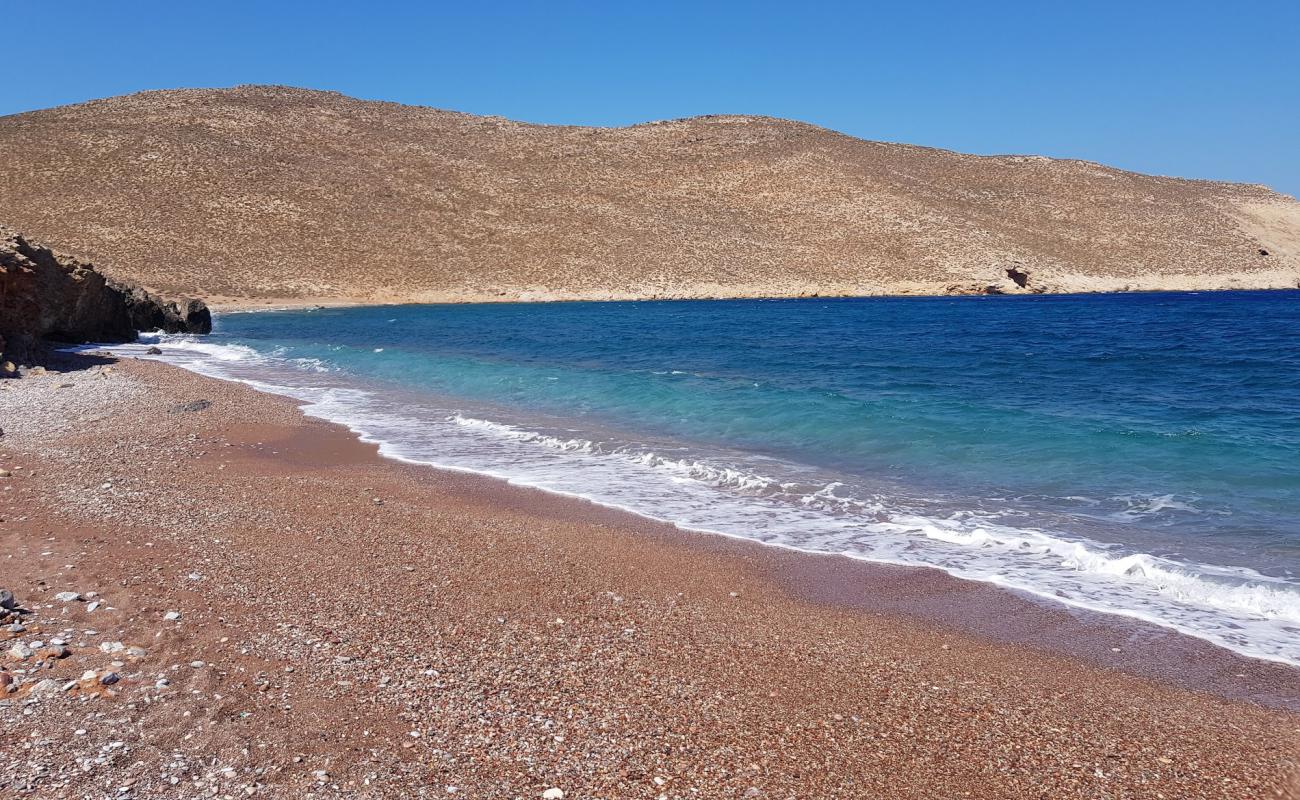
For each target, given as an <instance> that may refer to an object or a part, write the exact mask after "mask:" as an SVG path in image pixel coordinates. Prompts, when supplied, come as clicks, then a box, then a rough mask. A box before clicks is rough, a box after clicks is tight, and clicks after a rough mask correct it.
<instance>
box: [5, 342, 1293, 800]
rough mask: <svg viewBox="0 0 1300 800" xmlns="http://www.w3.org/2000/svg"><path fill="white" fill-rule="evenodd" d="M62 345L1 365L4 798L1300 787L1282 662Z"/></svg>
mask: <svg viewBox="0 0 1300 800" xmlns="http://www.w3.org/2000/svg"><path fill="white" fill-rule="evenodd" d="M52 366H53V368H54V370H53V371H51V372H49V373H46V374H44V375H35V376H29V377H28V378H25V379H23V380H20V381H5V382H0V427H3V436H2V437H0V469H3V470H4V471H5V472H4V473H0V474H3V477H0V517H2V518H3V519H2V520H0V545H2V552H3V557H0V587H3V588H4V589H7V590H9V591H12V592H13V594H14V595H15V600H16V603H17V605H18V606H19V607H20V608H22V609H25V611H24V612H23V613H21V614H13V615H11V618H10V619H7V620H5V621H4V624H3V626H2V627H0V640H2V641H0V648H2V649H0V664H2V665H3V669H4V672H0V681H3V683H4V684H6V685H7V686H11V687H14V688H12V690H9V691H7V692H5V693H0V741H3V742H5V745H4V746H3V747H0V796H3V797H11V796H12V797H51V798H53V797H109V796H112V797H119V798H125V797H209V796H216V797H246V796H253V797H467V798H508V797H520V798H534V797H543V796H546V797H559V796H561V795H560V794H559V793H557V792H556V791H554V790H559V792H562V793H563V795H562V796H563V797H568V798H634V797H645V798H687V797H700V798H724V797H736V798H752V797H758V798H764V797H766V798H821V797H854V798H862V797H889V798H947V797H983V798H1019V797H1035V798H1037V797H1052V798H1062V797H1088V798H1093V797H1115V798H1118V797H1150V798H1159V797H1164V798H1201V797H1206V798H1209V797H1214V798H1234V799H1237V798H1266V797H1295V796H1300V777H1298V774H1297V757H1298V754H1300V674H1297V671H1296V670H1294V669H1292V668H1290V667H1287V666H1285V665H1281V664H1276V663H1269V662H1264V661H1257V660H1251V659H1247V658H1243V657H1241V656H1237V655H1234V654H1232V653H1230V652H1228V651H1226V650H1222V649H1220V648H1217V647H1214V646H1213V645H1210V644H1208V643H1205V642H1202V641H1200V640H1196V639H1191V638H1189V637H1185V636H1181V635H1178V634H1175V633H1173V632H1171V631H1166V630H1164V629H1158V628H1154V627H1152V626H1148V625H1144V624H1141V623H1137V622H1130V621H1124V620H1121V619H1118V618H1114V617H1101V616H1100V615H1096V614H1084V613H1080V612H1074V611H1070V610H1067V609H1066V608H1065V607H1064V606H1057V605H1054V604H1046V603H1044V602H1043V601H1035V600H1031V599H1029V598H1026V597H1020V596H1017V595H1013V594H1010V593H1008V592H1004V591H1002V590H998V589H996V588H993V587H990V586H987V585H982V584H974V583H970V582H965V581H959V580H956V579H953V578H949V577H948V576H946V575H944V574H942V573H939V572H936V571H928V570H919V569H910V568H907V569H905V568H891V567H884V566H879V565H872V564H867V563H862V562H854V561H850V560H849V559H846V558H838V557H825V556H811V555H801V554H798V553H793V552H789V551H782V550H777V549H773V548H766V547H763V546H760V545H755V544H751V543H745V542H739V541H735V540H728V539H723V538H719V537H712V536H707V535H703V534H695V533H688V532H682V531H678V530H676V529H673V528H671V527H669V526H666V525H661V524H657V523H653V522H650V521H647V520H643V519H639V518H637V517H633V516H631V515H627V514H622V513H617V512H613V511H609V510H605V509H600V508H598V507H595V506H592V505H590V504H587V503H583V502H580V501H576V500H571V499H567V498H563V497H558V496H554V495H546V494H542V493H540V492H537V491H532V490H528V489H522V488H518V487H512V486H509V485H506V484H504V483H500V482H496V481H493V480H490V479H487V478H483V477H479V476H473V475H464V474H457V473H451V472H444V471H438V470H434V469H430V468H426V467H419V466H412V465H406V464H401V463H397V462H393V461H389V460H385V459H383V458H381V457H379V456H378V455H377V453H376V450H375V448H374V447H373V446H370V445H367V444H364V443H362V442H360V441H358V440H357V439H356V438H355V437H354V436H352V435H351V434H350V433H349V432H347V431H346V430H344V429H342V428H339V427H337V426H333V425H329V424H326V423H323V422H320V421H317V420H313V419H309V418H306V417H304V416H303V415H302V414H301V413H300V412H299V411H298V410H297V409H296V408H295V406H294V404H293V403H292V402H291V401H290V400H287V399H285V398H281V397H275V396H271V395H265V394H260V393H258V392H255V391H254V390H252V389H250V388H248V387H246V386H243V385H238V384H233V383H224V382H220V381H216V380H211V379H207V378H203V377H200V376H197V375H194V374H191V373H188V372H185V371H182V370H179V369H176V368H173V367H169V366H165V365H161V364H157V363H147V362H140V361H115V360H114V359H112V358H105V357H96V356H67V357H65V358H64V360H63V361H62V362H56V363H55V364H53V365H52ZM66 593H75V597H74V596H73V595H70V594H66ZM15 625H16V627H15ZM5 676H7V677H5ZM4 688H5V687H3V686H0V689H4ZM548 792H549V793H548ZM544 793H546V794H544Z"/></svg>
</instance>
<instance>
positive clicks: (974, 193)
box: [0, 86, 1300, 300]
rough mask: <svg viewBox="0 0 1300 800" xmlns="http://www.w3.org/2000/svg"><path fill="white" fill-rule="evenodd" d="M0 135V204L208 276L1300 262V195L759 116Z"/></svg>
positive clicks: (117, 112)
mask: <svg viewBox="0 0 1300 800" xmlns="http://www.w3.org/2000/svg"><path fill="white" fill-rule="evenodd" d="M0 152H3V153H4V159H3V167H0V220H3V221H4V222H5V223H7V224H9V225H11V226H13V227H15V228H17V229H19V230H21V231H23V232H24V233H26V234H28V235H29V236H32V237H35V238H37V239H41V240H43V241H46V242H48V243H49V244H51V245H53V246H57V247H60V248H62V249H65V250H69V251H71V252H72V253H74V254H76V255H78V256H81V257H82V258H87V259H91V260H94V261H95V262H96V263H98V264H100V265H101V266H102V267H103V268H105V269H106V270H108V271H109V272H110V273H113V274H115V275H116V276H117V277H121V278H126V279H131V280H137V281H139V282H141V283H143V284H145V285H146V286H148V287H151V288H154V289H157V290H161V291H165V292H171V293H187V294H199V295H202V296H205V297H209V298H216V299H218V300H220V299H223V298H224V299H233V298H268V297H274V298H298V299H320V300H329V299H335V300H344V299H359V300H419V299H492V298H500V299H505V298H543V297H549V298H570V297H656V296H748V295H800V294H811V293H820V294H873V293H906V292H927V293H935V292H978V291H987V290H989V289H988V287H990V286H992V287H996V289H995V291H1008V292H1017V291H1064V290H1102V291H1106V290H1122V289H1126V288H1129V289H1152V288H1206V289H1208V288H1231V287H1249V288H1266V287H1294V286H1297V285H1298V284H1300V203H1297V202H1296V201H1295V200H1293V199H1291V198H1289V197H1286V196H1283V195H1280V194H1277V193H1275V192H1272V191H1270V190H1268V189H1267V188H1264V187H1260V186H1247V185H1238V184H1226V183H1213V182H1206V181H1192V180H1182V179H1174V178H1160V177H1152V176H1147V175H1139V174H1135V173H1131V172H1123V171H1120V170H1115V169H1110V168H1107V167H1103V166H1100V165H1097V164H1092V163H1087V162H1082V161H1059V160H1051V159H1046V158H1040V157H1021V156H1009V157H977V156H969V155H961V154H958V153H952V152H947V151H943V150H934V149H927V148H921V147H912V146H907V145H896V144H882V143H878V142H870V141H864V140H860V139H855V138H852V137H849V136H844V135H841V134H837V133H834V132H831V131H828V130H824V129H821V128H817V127H814V126H811V125H806V124H802V123H797V122H790V121H786V120H779V119H771V118H762V117H735V116H730V117H701V118H695V119H687V120H677V121H670V122H657V123H650V124H645V125H637V126H633V127H629V128H617V129H604V128H580V127H557V126H541V125H529V124H522V123H517V122H512V121H509V120H505V119H501V118H496V117H475V116H470V115H466V114H459V113H453V112H448V111H439V110H435V109H429V108H419V107H411V106H402V105H396V104H392V103H379V102H369V101H361V100H354V99H350V98H347V97H344V96H342V95H338V94H332V93H323V92H315V91H305V90H299V89H290V88H281V87H260V86H249V87H238V88H234V89H219V90H207V89H204V90H177V91H164V92H147V93H143V94H137V95H131V96H126V97H117V98H110V99H106V100H99V101H95V102H91V103H85V104H82V105H76V106H67V107H63V108H55V109H49V110H45V111H37V112H32V113H27V114H19V115H15V116H10V117H4V118H0ZM1008 270H1012V273H1011V276H1010V277H1009V275H1008ZM1021 282H1023V283H1025V286H1024V287H1021V286H1020V285H1018V284H1019V283H1021Z"/></svg>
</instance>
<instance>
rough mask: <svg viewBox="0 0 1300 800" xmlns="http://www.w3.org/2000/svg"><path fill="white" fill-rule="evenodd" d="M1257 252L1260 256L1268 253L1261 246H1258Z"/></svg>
mask: <svg viewBox="0 0 1300 800" xmlns="http://www.w3.org/2000/svg"><path fill="white" fill-rule="evenodd" d="M1259 254H1260V255H1261V256H1266V255H1268V251H1267V250H1265V249H1264V248H1262V247H1261V248H1259Z"/></svg>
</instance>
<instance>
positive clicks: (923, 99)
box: [0, 0, 1300, 195]
mask: <svg viewBox="0 0 1300 800" xmlns="http://www.w3.org/2000/svg"><path fill="white" fill-rule="evenodd" d="M4 9H5V22H6V24H5V29H6V30H7V31H8V36H6V40H5V45H4V66H3V70H4V76H3V77H4V79H3V80H2V81H0V114H9V113H14V112H19V111H25V110H30V109H35V108H43V107H47V106H53V105H60V104H64V103H73V102H79V101H82V100H88V99H92V98H96V97H104V96H109V95H117V94H124V93H127V92H134V91H139V90H142V89H159V88H174V87H180V86H230V85H234V84H239V83H280V84H289V85H294V86H303V87H309V88H318V89H333V90H336V91H340V92H343V93H345V94H349V95H354V96H357V97H364V98H372V99H383V100H395V101H398V102H404V103H416V104H421V105H430V106H436V107H440V108H449V109H455V110H458V111H468V112H473V113H477V114H498V115H501V116H506V117H511V118H514V119H521V120H528V121H532V122H553V123H574V124H592V125H624V124H629V123H634V122H643V121H646V120H652V119H665V118H672V117H683V116H691V115H695V114H709V113H746V114H768V115H772V116H778V117H788V118H793V119H799V120H804V121H807V122H813V123H816V124H819V125H824V126H826V127H828V128H833V129H836V130H840V131H844V132H846V133H850V134H853V135H855V136H861V137H863V138H868V139H881V140H886V141H897V142H909V143H913V144H923V145H932V146H936V147H946V148H950V149H954V150H960V151H965V152H973V153H1037V154H1043V155H1050V156H1058V157H1075V158H1086V159H1090V160H1094V161H1100V162H1103V163H1107V164H1112V165H1115V166H1119V167H1124V168H1128V169H1135V170H1140V171H1143V172H1153V173H1158V174H1165V175H1180V176H1186V177H1201V178H1215V179H1223V180H1238V181H1248V182H1253V183H1265V184H1268V185H1270V186H1272V187H1274V188H1276V189H1278V190H1280V191H1283V192H1286V193H1288V194H1292V195H1300V0H1289V1H1274V0H1263V1H1261V2H1251V1H1250V0H1238V2H1224V1H1223V0H1220V1H1219V2H1201V0H1182V1H1180V2H1172V1H1166V0H1129V2H1086V1H1082V2H1073V3H1068V2H1061V1H1058V0H1039V1H1038V2H1001V3H996V2H977V1H976V0H971V1H969V2H928V3H927V2H880V3H871V2H859V3H831V2H825V3H816V2H813V3H808V2H787V3H768V2H751V3H741V2H725V3H724V2H718V3H708V2H685V3H678V2H671V1H669V0H645V1H643V2H637V3H631V2H628V3H614V2H609V3H598V2H587V3H571V2H565V1H564V0H548V1H547V2H536V3H517V2H506V1H505V0H497V2H480V3H475V2H456V3H435V2H418V1H417V0H404V1H400V2H399V1H398V0H393V1H392V2H382V0H375V1H372V2H363V1H362V0H356V1H355V2H331V1H330V0H314V1H313V2H297V1H289V0H286V1H285V2H273V1H272V0H265V1H264V2H253V1H252V0H248V1H243V0H238V1H236V0H211V1H209V0H195V1H194V2H190V0H168V1H167V2H152V1H150V2H145V1H141V2H132V0H118V1H117V2H106V0H94V1H93V2H84V1H82V0H4ZM0 155H2V154H0Z"/></svg>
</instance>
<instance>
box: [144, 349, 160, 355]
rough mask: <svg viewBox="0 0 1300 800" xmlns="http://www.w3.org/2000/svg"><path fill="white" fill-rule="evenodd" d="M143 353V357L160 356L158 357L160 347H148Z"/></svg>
mask: <svg viewBox="0 0 1300 800" xmlns="http://www.w3.org/2000/svg"><path fill="white" fill-rule="evenodd" d="M144 352H145V355H150V356H160V355H162V348H161V347H150V348H149V349H148V350H146V351H144Z"/></svg>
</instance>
